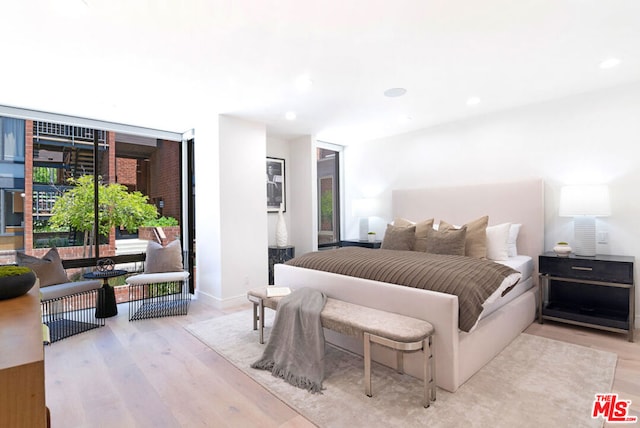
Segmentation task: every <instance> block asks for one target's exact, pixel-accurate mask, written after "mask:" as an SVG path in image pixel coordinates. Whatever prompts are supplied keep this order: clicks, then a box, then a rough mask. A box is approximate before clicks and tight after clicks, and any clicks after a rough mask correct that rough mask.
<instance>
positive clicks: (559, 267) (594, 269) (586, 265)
mask: <svg viewBox="0 0 640 428" xmlns="http://www.w3.org/2000/svg"><path fill="white" fill-rule="evenodd" d="M539 261H540V267H539V270H540V273H543V274H548V275H551V276H557V277H564V278H574V279H585V280H590V281H602V282H616V283H622V284H633V263H625V262H617V261H603V260H590V259H583V258H581V259H578V258H561V257H545V256H541V257H540V260H539Z"/></svg>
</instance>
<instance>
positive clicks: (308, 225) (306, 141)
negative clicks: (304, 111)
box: [287, 136, 318, 255]
mask: <svg viewBox="0 0 640 428" xmlns="http://www.w3.org/2000/svg"><path fill="white" fill-rule="evenodd" d="M289 147H290V155H291V162H289V165H290V167H287V168H289V170H290V173H291V175H290V177H291V179H290V180H289V183H290V184H289V188H290V189H291V193H290V195H291V199H290V204H289V206H290V207H291V210H292V213H295V217H292V219H291V221H290V223H289V224H290V225H291V227H290V230H291V233H292V236H294V237H295V239H294V240H293V241H291V244H292V245H295V247H296V255H301V254H304V253H307V252H309V251H314V250H316V249H317V248H318V214H317V212H318V197H317V194H318V189H317V183H316V169H317V168H316V167H317V163H316V159H317V157H316V140H315V138H314V137H313V136H304V137H300V138H298V139H295V140H292V141H291V142H290V146H289Z"/></svg>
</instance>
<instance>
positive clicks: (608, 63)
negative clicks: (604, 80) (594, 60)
mask: <svg viewBox="0 0 640 428" xmlns="http://www.w3.org/2000/svg"><path fill="white" fill-rule="evenodd" d="M618 64H620V60H619V59H618V58H607V59H605V60H604V61H602V62H601V63H600V68H613V67H615V66H617V65H618Z"/></svg>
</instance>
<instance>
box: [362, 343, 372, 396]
mask: <svg viewBox="0 0 640 428" xmlns="http://www.w3.org/2000/svg"><path fill="white" fill-rule="evenodd" d="M364 393H365V394H366V395H367V397H371V396H372V395H371V335H370V334H369V333H365V334H364Z"/></svg>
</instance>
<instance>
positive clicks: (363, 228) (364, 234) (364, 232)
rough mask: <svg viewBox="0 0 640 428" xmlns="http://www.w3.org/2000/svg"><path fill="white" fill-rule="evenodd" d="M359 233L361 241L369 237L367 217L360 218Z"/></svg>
mask: <svg viewBox="0 0 640 428" xmlns="http://www.w3.org/2000/svg"><path fill="white" fill-rule="evenodd" d="M359 226H360V231H359V232H360V233H359V237H358V239H360V240H361V241H366V240H367V239H369V218H368V217H363V218H361V219H360V225H359Z"/></svg>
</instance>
